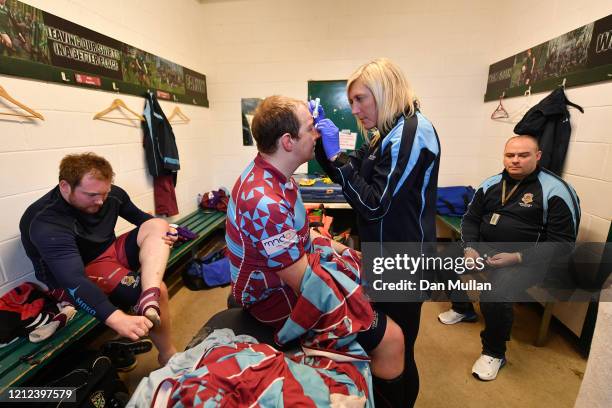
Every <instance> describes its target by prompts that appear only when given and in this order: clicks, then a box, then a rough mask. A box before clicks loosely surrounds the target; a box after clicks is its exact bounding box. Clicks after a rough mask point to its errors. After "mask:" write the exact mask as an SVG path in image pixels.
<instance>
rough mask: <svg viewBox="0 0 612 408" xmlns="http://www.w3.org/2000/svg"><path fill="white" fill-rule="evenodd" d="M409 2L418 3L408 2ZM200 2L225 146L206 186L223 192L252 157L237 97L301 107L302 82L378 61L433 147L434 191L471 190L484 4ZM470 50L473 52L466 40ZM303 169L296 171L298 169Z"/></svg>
mask: <svg viewBox="0 0 612 408" xmlns="http://www.w3.org/2000/svg"><path fill="white" fill-rule="evenodd" d="M415 3H419V4H415ZM420 3H421V2H408V1H399V0H395V1H381V2H376V3H373V2H371V1H365V0H359V1H348V0H343V1H322V0H316V1H309V2H300V1H295V0H293V1H274V0H249V1H245V0H236V1H221V2H217V1H215V2H204V3H203V4H204V11H205V26H206V29H205V30H206V32H207V36H208V37H207V45H208V46H209V47H210V48H211V50H212V51H211V53H212V60H213V61H214V62H215V68H214V69H213V71H214V72H215V73H216V75H211V76H210V81H209V91H210V95H211V103H212V109H211V112H212V114H213V116H214V118H213V120H214V122H215V129H218V133H217V132H215V133H216V134H218V135H219V137H223V138H224V140H226V141H227V143H228V144H227V145H226V146H225V147H220V148H219V149H220V150H219V151H218V152H219V155H218V156H217V157H216V158H215V159H216V160H217V161H218V163H219V164H222V165H223V166H222V167H221V168H218V173H217V178H216V181H217V182H218V183H219V184H224V185H226V186H228V187H230V188H231V186H232V185H233V183H234V181H235V180H236V178H237V176H238V174H239V172H240V171H241V170H242V169H243V168H244V167H245V166H246V164H247V163H248V162H249V161H250V160H251V159H252V158H253V156H254V155H255V148H254V147H243V146H241V138H240V127H241V125H240V122H239V121H238V117H239V113H240V99H241V98H248V97H265V96H268V95H272V94H275V93H279V94H284V95H288V96H293V97H296V98H300V99H304V98H306V96H307V95H306V93H307V81H308V80H329V79H343V78H348V76H349V75H350V74H351V72H352V71H353V70H355V69H356V68H357V67H358V66H359V65H361V64H363V63H365V62H367V61H369V60H371V59H373V58H375V57H380V56H386V57H389V58H391V59H393V60H395V61H396V62H397V63H398V64H400V65H401V66H402V68H403V69H404V71H405V72H406V74H407V76H408V78H409V80H410V81H411V82H412V84H413V86H414V88H415V90H416V92H417V94H418V96H419V97H420V99H421V101H422V106H423V112H424V114H425V115H426V116H428V117H429V119H431V120H432V122H433V123H434V125H435V126H436V128H437V129H438V133H439V135H440V140H441V143H442V151H443V161H442V167H441V172H440V184H441V185H451V184H463V183H465V180H471V182H472V183H474V181H473V180H474V179H475V175H476V164H475V161H474V160H473V159H472V158H473V156H474V150H475V149H477V146H478V144H477V135H478V134H479V133H480V132H481V127H482V123H481V122H480V120H479V114H480V108H481V106H482V94H483V91H484V86H485V78H486V73H487V70H488V64H489V63H490V61H489V60H490V57H488V56H487V55H486V53H485V52H484V50H486V49H488V48H489V45H490V44H491V43H492V41H493V36H491V35H490V33H491V31H492V28H493V22H492V21H491V18H490V16H491V15H492V13H493V9H494V7H493V5H491V4H490V2H486V1H470V2H468V3H465V2H453V1H440V2H428V3H427V4H420ZM477 40H478V41H479V42H480V46H479V47H474V45H473V44H474V42H475V41H477ZM302 169H303V170H305V167H303V168H301V169H300V170H302Z"/></svg>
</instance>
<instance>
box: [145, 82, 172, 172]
mask: <svg viewBox="0 0 612 408" xmlns="http://www.w3.org/2000/svg"><path fill="white" fill-rule="evenodd" d="M144 117H145V121H144V122H143V123H142V129H143V131H144V148H145V151H146V157H147V165H148V167H149V173H151V175H152V176H153V177H157V176H164V175H176V172H177V171H178V170H179V169H180V168H181V166H180V162H179V155H178V148H177V147H176V140H175V139H174V133H173V132H172V126H170V122H168V119H166V115H164V111H162V108H161V106H159V102H158V101H157V97H156V96H155V94H154V93H153V92H151V91H147V93H146V95H145V108H144Z"/></svg>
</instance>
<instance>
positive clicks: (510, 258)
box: [487, 252, 521, 268]
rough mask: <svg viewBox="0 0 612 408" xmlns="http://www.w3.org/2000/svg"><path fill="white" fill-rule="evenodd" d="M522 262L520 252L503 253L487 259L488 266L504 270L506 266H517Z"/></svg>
mask: <svg viewBox="0 0 612 408" xmlns="http://www.w3.org/2000/svg"><path fill="white" fill-rule="evenodd" d="M520 262H521V256H520V254H519V253H518V252H512V253H508V252H501V253H499V254H496V255H493V256H490V257H488V258H487V265H489V266H491V267H493V268H503V267H505V266H511V265H516V264H517V263H520Z"/></svg>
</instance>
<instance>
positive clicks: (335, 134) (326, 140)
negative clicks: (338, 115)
mask: <svg viewBox="0 0 612 408" xmlns="http://www.w3.org/2000/svg"><path fill="white" fill-rule="evenodd" d="M315 127H316V128H317V130H318V131H319V134H320V135H321V141H322V142H323V149H324V150H325V155H326V156H327V159H328V160H333V158H334V157H335V156H337V155H338V153H340V132H339V130H338V128H337V127H336V125H334V122H332V121H331V120H330V119H322V120H320V121H319V123H318V124H317V125H316V126H315Z"/></svg>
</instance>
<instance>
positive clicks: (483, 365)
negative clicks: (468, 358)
mask: <svg viewBox="0 0 612 408" xmlns="http://www.w3.org/2000/svg"><path fill="white" fill-rule="evenodd" d="M504 365H506V359H505V358H495V357H491V356H487V355H486V354H481V355H480V357H479V358H478V360H476V362H475V363H474V365H473V366H472V375H473V376H474V377H476V378H478V379H479V380H482V381H491V380H494V379H495V377H497V373H498V372H499V369H500V368H502V367H503V366H504Z"/></svg>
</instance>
